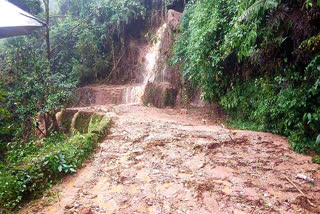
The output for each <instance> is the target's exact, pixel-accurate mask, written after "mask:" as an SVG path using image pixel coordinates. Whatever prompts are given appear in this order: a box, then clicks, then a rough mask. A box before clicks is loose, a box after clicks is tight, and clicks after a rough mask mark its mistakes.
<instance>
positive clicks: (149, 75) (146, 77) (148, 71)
mask: <svg viewBox="0 0 320 214" xmlns="http://www.w3.org/2000/svg"><path fill="white" fill-rule="evenodd" d="M167 27H168V26H167V24H163V25H162V26H161V27H160V28H159V29H158V31H157V33H156V35H155V37H156V42H155V43H154V44H153V45H152V46H151V47H150V49H149V50H148V52H147V54H146V56H145V61H144V64H143V68H144V69H141V71H142V72H143V81H142V83H140V84H137V85H130V86H128V87H127V88H126V93H125V98H124V100H125V103H126V104H141V103H142V97H143V94H144V91H145V88H146V86H147V84H148V82H154V80H155V78H156V72H157V61H158V57H159V53H160V48H161V42H162V39H163V36H164V33H165V31H166V29H167Z"/></svg>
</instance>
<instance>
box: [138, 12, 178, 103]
mask: <svg viewBox="0 0 320 214" xmlns="http://www.w3.org/2000/svg"><path fill="white" fill-rule="evenodd" d="M181 17H182V13H179V12H176V11H174V10H169V11H168V17H167V20H166V23H165V24H164V25H163V26H162V27H163V28H164V32H163V34H162V36H161V38H160V41H159V51H158V53H157V55H158V57H157V59H156V67H155V71H154V75H155V78H154V81H148V83H147V86H146V88H145V93H144V96H143V103H144V104H146V105H153V106H156V107H158V108H163V107H166V106H171V107H173V106H175V105H176V104H178V103H181V96H178V95H179V94H181V91H182V84H181V75H180V71H179V69H178V67H176V66H175V67H173V66H171V65H170V63H169V61H170V56H171V53H172V51H171V50H172V46H173V42H174V33H175V32H176V31H177V27H178V26H179V24H180V21H181Z"/></svg>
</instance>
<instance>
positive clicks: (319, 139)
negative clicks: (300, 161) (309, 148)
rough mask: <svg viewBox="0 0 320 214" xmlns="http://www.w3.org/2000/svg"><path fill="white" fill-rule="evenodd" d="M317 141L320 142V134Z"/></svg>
mask: <svg viewBox="0 0 320 214" xmlns="http://www.w3.org/2000/svg"><path fill="white" fill-rule="evenodd" d="M316 143H320V134H319V135H318V137H317V140H316Z"/></svg>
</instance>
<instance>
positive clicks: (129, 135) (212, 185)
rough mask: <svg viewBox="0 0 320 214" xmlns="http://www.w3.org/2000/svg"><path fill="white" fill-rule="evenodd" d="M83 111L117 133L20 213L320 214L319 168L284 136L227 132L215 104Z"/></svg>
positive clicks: (96, 107) (100, 107) (124, 106)
mask: <svg viewBox="0 0 320 214" xmlns="http://www.w3.org/2000/svg"><path fill="white" fill-rule="evenodd" d="M100 88H101V87H100ZM96 102H97V103H99V102H100V101H96ZM80 109H82V110H85V111H94V112H100V113H103V114H106V115H108V116H109V117H111V118H112V119H113V121H114V125H113V128H112V130H111V132H112V133H111V134H110V135H109V136H108V137H107V138H106V139H105V140H104V141H103V142H102V143H101V144H100V145H99V149H98V151H97V152H96V154H94V157H93V158H92V160H90V161H88V162H87V163H86V164H85V165H84V166H83V168H82V169H80V170H79V171H78V172H77V173H75V174H74V175H69V176H67V177H65V178H64V179H63V181H62V182H61V184H59V185H56V186H55V187H54V188H53V189H52V190H51V191H50V194H47V195H46V196H44V197H43V198H42V199H40V200H37V201H34V202H33V203H31V204H28V205H27V206H26V207H25V208H24V209H22V210H21V213H45V214H49V213H82V214H85V213H87V214H88V213H161V214H162V213H164V214H165V213H195V214H205V213H237V214H240V213H320V200H319V199H320V171H319V165H316V164H313V163H311V158H310V157H307V156H303V155H300V154H296V153H294V152H293V151H292V150H291V148H290V146H289V144H288V141H287V139H285V138H284V137H281V136H277V135H273V134H269V133H260V132H253V131H241V130H231V129H228V128H226V127H224V126H223V125H221V124H220V121H222V120H223V115H222V114H221V113H219V111H218V110H217V109H216V108H213V109H209V108H192V109H157V108H154V107H145V106H142V105H128V104H122V105H93V106H90V107H81V108H80ZM297 174H304V175H307V176H309V177H311V178H313V179H314V180H315V182H314V183H310V182H308V181H305V180H301V179H298V178H297ZM287 178H289V179H290V181H292V182H293V183H294V184H296V186H297V187H298V188H299V189H300V190H301V191H302V192H303V193H304V194H305V195H306V196H307V197H308V198H309V201H310V202H311V203H312V204H313V206H312V205H310V203H309V202H308V199H307V198H306V197H304V196H303V195H302V194H301V193H300V192H299V191H298V190H297V188H296V187H294V186H293V185H292V184H291V183H290V182H289V181H288V179H287Z"/></svg>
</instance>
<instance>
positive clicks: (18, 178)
mask: <svg viewBox="0 0 320 214" xmlns="http://www.w3.org/2000/svg"><path fill="white" fill-rule="evenodd" d="M110 125H111V121H110V120H109V119H108V118H106V117H104V116H100V115H93V116H92V119H91V121H90V124H89V130H88V132H87V133H83V134H80V133H76V134H74V135H73V136H71V137H70V136H67V135H64V134H60V133H55V134H52V135H51V136H50V137H49V138H46V139H43V140H40V141H39V140H38V141H36V140H33V141H30V142H29V143H26V144H21V143H10V144H9V152H8V154H7V158H6V160H5V162H3V164H2V165H0V207H3V208H4V209H5V210H4V211H9V210H13V209H17V208H20V207H21V205H22V204H23V203H24V202H26V201H28V200H30V199H33V198H36V197H37V196H39V195H41V193H42V192H43V191H44V190H46V189H47V188H50V187H51V186H52V185H53V184H55V183H56V182H57V181H59V179H61V178H62V177H63V176H64V175H66V174H72V173H75V172H76V169H78V168H80V167H81V166H82V163H83V161H84V160H86V159H87V158H88V157H89V156H90V155H91V154H92V152H93V151H94V150H95V149H96V147H97V143H98V142H99V140H101V139H102V138H103V137H104V136H105V135H106V134H107V133H108V128H109V127H110Z"/></svg>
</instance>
